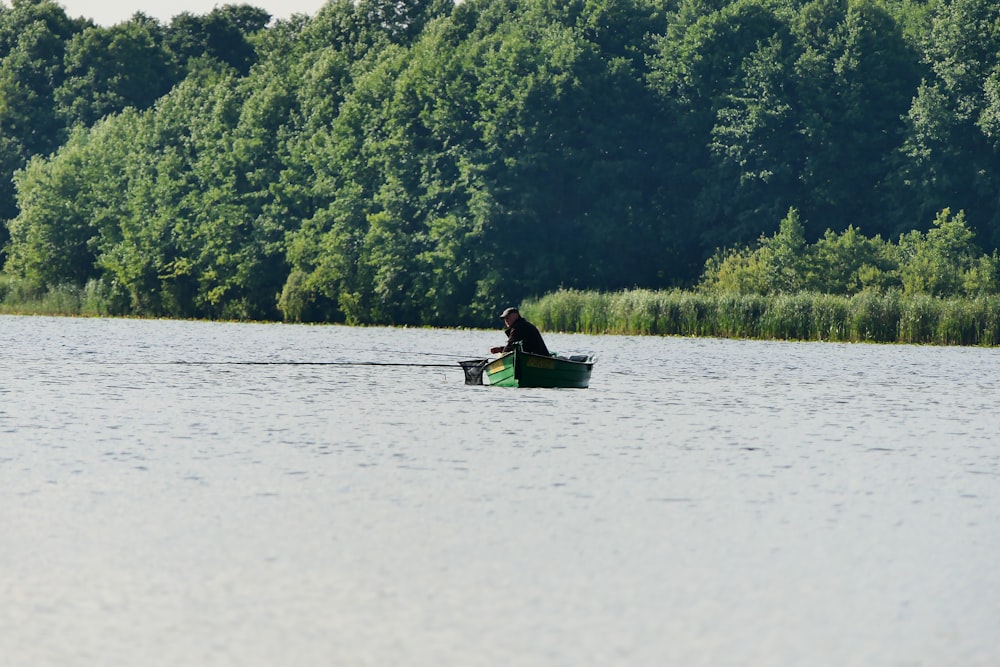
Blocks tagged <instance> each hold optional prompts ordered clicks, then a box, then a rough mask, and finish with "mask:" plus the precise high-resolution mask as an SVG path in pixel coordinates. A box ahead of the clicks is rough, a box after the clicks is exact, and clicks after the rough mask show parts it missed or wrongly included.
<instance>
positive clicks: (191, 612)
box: [0, 317, 1000, 667]
mask: <svg viewBox="0 0 1000 667" xmlns="http://www.w3.org/2000/svg"><path fill="white" fill-rule="evenodd" d="M546 339H547V342H548V343H549V347H550V348H551V349H552V350H556V351H559V352H561V353H563V352H565V353H570V352H594V353H596V354H597V355H598V357H599V361H598V363H597V366H596V367H595V371H594V375H593V378H592V381H591V388H590V389H587V390H550V389H549V390H546V389H500V388H490V387H467V386H465V385H464V384H463V383H462V372H461V369H460V368H459V367H458V366H457V364H456V365H454V367H453V368H452V367H447V368H445V367H434V366H428V367H424V366H398V367H388V366H376V365H367V366H366V365H343V364H344V362H351V363H354V362H379V363H381V362H403V363H414V364H435V363H443V364H449V365H450V364H452V363H453V362H455V361H457V359H458V358H459V357H457V356H456V357H446V356H436V355H449V354H452V355H462V356H464V357H466V358H475V357H476V356H482V355H483V354H484V352H485V351H486V350H487V349H488V348H489V346H490V345H493V344H498V343H499V342H500V341H502V340H503V336H502V334H501V333H500V332H499V331H497V332H490V331H442V330H430V329H384V328H372V329H356V328H347V327H336V326H329V327H308V326H290V325H262V324H230V323H203V322H172V321H133V320H101V319H92V320H88V319H55V318H20V317H0V520H2V531H0V664H2V665H4V666H5V667H6V666H7V665H11V666H20V665H32V666H36V667H37V666H48V665H53V666H55V665H59V666H67V665H73V666H75V665H88V666H89V665H103V666H118V665H121V666H126V665H128V666H132V665H143V666H149V665H153V666H159V665H163V666H167V665H170V666H175V665H199V666H201V665H240V666H258V665H259V666H272V665H337V666H348V667H351V666H369V665H371V666H379V667H382V666H388V665H393V666H410V665H412V666H420V667H423V666H427V667H431V666H434V667H438V666H443V665H461V666H463V667H475V666H479V665H482V666H490V667H493V666H496V667H501V666H503V667H508V666H511V665H517V666H529V667H530V666H535V665H537V666H563V665H565V666H567V667H588V666H594V667H597V666H601V667H604V666H609V665H611V666H614V665H623V666H629V667H632V666H640V667H645V666H650V667H652V666H663V665H684V666H686V667H689V666H698V665H705V666H712V667H717V666H728V665H732V666H737V665H739V666H746V665H766V666H777V667H781V666H796V667H798V666H801V665H810V666H825V665H829V666H831V667H833V666H837V667H843V666H850V665H859V666H862V665H863V666H870V665H879V666H880V667H881V666H892V665H899V666H904V665H905V666H908V667H909V666H913V665H927V666H933V667H938V666H942V665H956V666H958V665H961V666H970V665H983V666H995V665H998V664H1000V632H998V628H1000V567H998V566H997V563H998V554H1000V502H998V501H1000V444H998V440H1000V417H998V412H997V408H998V405H997V404H998V398H997V397H998V389H1000V387H998V384H1000V380H998V378H1000V351H997V350H992V349H968V348H933V347H911V346H872V345H834V344H820V343H809V344H797V343H773V342H751V341H721V340H708V339H679V338H654V337H649V338H641V337H596V336H571V335H558V334H548V335H547V336H546ZM233 362H238V363H233ZM244 362H256V363H252V364H248V363H244ZM260 362H274V363H267V364H265V363H260ZM284 362H295V363H284ZM304 362H316V363H313V364H307V363H304ZM330 362H337V363H336V364H333V363H330Z"/></svg>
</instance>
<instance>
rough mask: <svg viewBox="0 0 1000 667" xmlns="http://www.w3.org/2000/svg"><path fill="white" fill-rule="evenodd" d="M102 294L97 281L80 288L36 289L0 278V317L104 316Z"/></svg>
mask: <svg viewBox="0 0 1000 667" xmlns="http://www.w3.org/2000/svg"><path fill="white" fill-rule="evenodd" d="M106 292H107V290H106V288H105V286H104V284H103V283H102V282H101V281H99V280H91V281H88V282H87V284H86V285H84V286H83V287H78V286H76V285H58V286H56V287H48V288H44V289H39V288H37V287H34V286H32V285H31V284H30V283H27V282H25V281H23V280H18V279H16V278H9V277H4V276H0V314H7V315H9V314H15V315H82V316H102V315H107V314H108V310H109V309H108V298H107V294H106Z"/></svg>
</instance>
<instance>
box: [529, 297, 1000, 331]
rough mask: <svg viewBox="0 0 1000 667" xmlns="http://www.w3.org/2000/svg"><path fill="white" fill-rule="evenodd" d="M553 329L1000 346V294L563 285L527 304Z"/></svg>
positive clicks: (533, 315)
mask: <svg viewBox="0 0 1000 667" xmlns="http://www.w3.org/2000/svg"><path fill="white" fill-rule="evenodd" d="M524 307H525V310H526V312H528V313H530V316H531V319H532V320H534V321H535V323H536V324H537V325H539V326H540V327H542V328H544V329H548V330H550V331H575V332H580V333H596V334H635V335H642V334H652V335H682V336H719V337H724V338H766V339H785V340H824V341H844V342H878V343H893V342H899V343H917V344H936V345H998V344H1000V297H996V296H990V297H977V298H975V299H939V298H935V297H931V296H928V295H914V296H906V295H903V294H901V293H899V292H892V291H890V292H876V291H868V292H862V293H860V294H856V295H854V296H838V295H831V294H818V293H809V292H803V293H797V294H777V295H771V296H761V295H748V294H735V293H703V292H686V291H680V290H671V291H663V292H656V291H651V290H625V291H622V292H612V293H604V292H584V291H577V290H560V291H558V292H554V293H552V294H548V295H545V296H543V297H541V298H540V299H535V300H530V301H527V302H526V303H525V304H524Z"/></svg>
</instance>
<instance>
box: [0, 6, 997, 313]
mask: <svg viewBox="0 0 1000 667" xmlns="http://www.w3.org/2000/svg"><path fill="white" fill-rule="evenodd" d="M998 150H1000V6H998V5H997V3H996V2H995V1H994V0H811V1H808V2H807V1H803V0H735V1H731V0H464V1H463V2H461V3H459V4H454V3H453V2H452V0H409V1H407V0H358V1H357V2H355V1H354V0H331V1H330V2H329V3H328V4H327V5H326V6H325V7H324V8H323V9H322V10H320V11H319V12H317V13H316V14H315V15H314V16H296V17H293V18H291V19H288V20H278V21H273V20H271V17H270V16H268V14H267V13H265V12H264V11H262V10H260V9H256V8H254V7H252V6H249V5H227V6H224V7H220V8H216V9H215V10H213V11H212V12H210V13H208V14H205V15H192V14H181V15H178V16H176V17H174V18H173V19H172V20H171V21H170V22H169V24H162V23H160V22H158V21H156V20H154V19H151V18H149V17H147V16H143V15H141V14H136V15H135V16H134V17H133V18H132V19H131V20H129V21H126V22H123V23H121V24H118V25H115V26H111V27H100V26H96V25H94V24H93V23H92V22H91V21H89V20H87V19H84V18H79V19H74V18H70V17H68V16H67V15H66V13H65V11H64V10H63V9H62V8H61V6H59V5H58V4H55V3H52V2H49V1H39V0H13V3H12V5H10V6H2V5H0V172H2V174H0V219H2V220H5V221H6V224H5V225H0V242H2V244H3V247H4V250H3V256H2V258H0V259H2V260H3V262H4V275H5V276H6V278H5V279H7V280H16V281H18V283H19V284H21V285H29V286H31V287H32V288H33V289H38V290H44V289H47V288H52V287H55V286H59V285H75V286H78V287H80V288H83V287H84V286H86V287H87V289H90V290H91V291H96V292H99V293H100V295H101V298H102V299H104V300H105V301H106V303H108V304H110V309H111V312H114V313H119V314H140V315H156V316H170V317H208V318H255V319H286V320H291V321H343V322H349V323H384V324H433V325H463V324H464V325H481V324H484V323H491V324H492V323H494V320H495V313H496V312H497V310H498V308H499V307H500V306H502V305H509V304H512V303H518V302H520V301H521V300H522V299H525V298H530V297H537V296H539V295H542V294H545V293H549V292H553V291H555V290H558V289H566V290H602V291H613V290H622V289H629V288H646V289H668V288H673V287H690V286H694V285H696V284H698V283H699V282H701V283H703V284H704V283H706V282H712V281H715V283H718V282H719V281H720V280H736V281H738V280H740V279H746V275H747V271H746V264H747V261H748V260H751V259H754V258H755V257H756V258H758V259H759V257H760V256H761V253H764V254H765V255H766V253H767V252H768V248H771V249H772V250H773V249H774V248H775V247H778V246H779V245H781V244H780V243H779V242H778V241H781V240H782V239H785V240H787V237H788V233H791V232H794V233H795V234H797V235H801V239H799V240H796V241H795V242H796V243H797V244H798V246H799V247H809V248H814V249H815V248H816V247H819V248H822V247H824V246H823V242H822V239H824V238H826V239H829V241H830V243H831V244H832V243H833V241H836V240H838V239H840V240H841V242H843V239H845V238H847V239H848V240H852V239H853V242H854V243H855V244H856V245H859V246H863V245H864V243H863V242H862V241H860V240H858V239H859V235H861V236H863V238H866V239H876V238H877V239H883V238H884V239H886V240H887V241H888V240H892V241H893V242H895V240H897V239H899V244H898V245H896V244H893V245H892V247H893V248H897V247H898V248H904V249H905V248H906V247H910V246H913V244H912V243H911V244H910V246H907V241H906V240H905V239H906V238H910V239H912V238H914V237H913V234H914V233H915V234H916V235H917V237H916V238H918V239H927V238H936V237H933V236H924V234H927V235H932V234H933V233H934V230H935V229H940V228H942V227H944V228H946V229H953V230H954V229H955V228H956V225H954V224H951V225H950V226H949V225H947V224H945V223H949V222H954V221H955V220H959V221H960V223H961V224H960V225H958V227H960V230H959V231H961V232H962V233H963V234H965V232H966V231H967V232H968V234H967V236H968V238H965V237H963V240H964V242H965V243H966V244H967V245H969V246H970V247H972V245H973V244H974V245H975V247H976V248H982V250H983V251H984V252H986V253H992V252H994V251H995V250H996V249H997V248H998V246H1000V205H998V204H1000V160H998ZM790 210H794V220H795V224H794V225H793V226H791V227H789V226H788V224H789V223H787V220H789V216H790V215H791V214H790V213H789V211H790ZM783 221H786V229H785V230H784V233H782V222H783ZM940 234H941V233H940V232H938V235H939V236H940ZM768 235H774V236H773V237H769V236H768ZM766 238H772V241H771V242H770V245H768V244H767V243H764V244H763V245H762V246H761V247H759V248H757V249H756V250H750V249H745V250H739V248H744V247H745V248H751V247H752V246H748V245H747V244H752V243H754V242H755V241H757V240H758V239H766ZM774 239H777V241H776V240H774ZM796 239H798V237H796ZM878 242H879V243H883V244H884V242H882V241H878ZM809 244H818V245H817V246H812V245H809ZM726 249H730V250H726ZM755 253H756V254H755ZM994 257H995V255H994ZM970 261H971V260H970ZM706 262H707V264H706ZM977 262H978V263H977ZM973 264H975V267H974V268H975V269H976V271H979V272H980V273H982V272H983V271H987V270H988V271H993V272H994V273H995V271H996V261H992V262H989V261H978V260H976V261H975V262H973ZM706 266H707V270H706ZM741 266H742V267H743V268H742V269H741V268H740V267H741ZM970 266H972V265H971V264H970ZM869 268H872V267H869ZM874 269H879V267H878V266H875V267H874ZM881 269H882V270H884V271H888V269H886V267H881ZM740 271H743V273H740ZM864 271H867V269H864V270H863V271H862V273H863V274H864V275H868V276H869V277H871V276H873V275H874V276H875V277H876V278H877V277H878V274H872V273H871V272H870V271H869V272H868V273H864ZM803 275H805V274H803ZM727 276H728V277H727ZM734 276H735V277H734ZM740 276H742V278H740ZM897 277H898V276H897ZM779 279H780V275H779ZM845 279H846V278H845ZM859 280H861V279H859ZM900 280H901V279H900ZM983 281H985V283H989V284H995V282H996V281H995V276H994V277H993V278H988V279H987V278H984V279H983ZM983 281H981V282H983ZM990 281H992V282H990ZM862 282H863V281H862ZM877 282H878V281H877V280H873V285H872V288H873V289H874V288H876V287H878V284H877ZM744 287H745V284H744Z"/></svg>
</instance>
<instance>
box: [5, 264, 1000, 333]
mask: <svg viewBox="0 0 1000 667" xmlns="http://www.w3.org/2000/svg"><path fill="white" fill-rule="evenodd" d="M522 310H523V311H524V313H525V315H526V316H527V317H528V318H529V319H530V320H531V321H532V322H534V323H535V324H536V325H537V326H539V327H540V328H541V329H542V330H545V331H565V332H573V333H588V334H618V335H655V336H713V337H718V338H755V339H771V340H807V341H837V342H877V343H914V344H930V345H980V346H996V345H1000V296H995V295H994V296H983V297H976V298H958V297H954V298H937V297H932V296H929V295H924V294H918V295H904V294H902V293H900V292H885V293H882V292H862V293H860V294H856V295H854V296H837V295H831V294H817V293H811V292H802V293H798V294H779V295H771V296H761V295H755V294H733V293H709V292H693V291H683V290H671V291H653V290H641V289H636V290H626V291H622V292H589V291H578V290H559V291H557V292H553V293H551V294H547V295H545V296H543V297H541V298H538V299H531V300H526V301H525V302H524V303H523V304H522ZM111 312H112V309H111V308H109V305H108V296H107V290H106V289H105V287H104V286H103V285H102V284H101V283H100V281H91V282H89V283H88V284H87V285H85V286H83V287H76V286H72V285H65V286H59V287H55V288H49V289H47V290H44V291H38V290H32V289H29V288H27V287H26V286H25V285H24V283H22V282H21V281H18V280H16V279H10V278H6V277H3V276H0V314H6V315H12V314H13V315H68V316H85V317H102V316H108V315H109V314H111Z"/></svg>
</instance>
